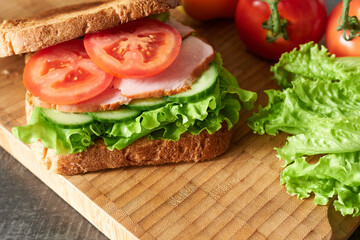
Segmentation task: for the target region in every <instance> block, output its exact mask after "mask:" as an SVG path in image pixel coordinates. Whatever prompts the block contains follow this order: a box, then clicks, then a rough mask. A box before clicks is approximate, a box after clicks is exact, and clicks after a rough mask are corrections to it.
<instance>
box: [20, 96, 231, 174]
mask: <svg viewBox="0 0 360 240" xmlns="http://www.w3.org/2000/svg"><path fill="white" fill-rule="evenodd" d="M25 103H26V104H25V105H26V117H27V120H28V122H29V119H30V116H31V112H32V110H33V107H34V105H33V102H32V101H31V99H30V98H26V101H25ZM233 132H234V131H233V130H230V131H229V130H228V127H227V124H226V123H223V125H222V128H221V129H220V130H218V131H217V132H215V133H213V134H209V133H208V132H207V131H206V130H204V131H202V132H201V133H200V134H199V135H192V134H190V133H187V132H186V133H184V134H182V135H181V137H180V139H179V140H178V141H169V140H162V139H158V140H151V139H147V138H141V139H139V140H137V141H135V142H134V143H132V144H130V145H129V146H128V147H126V148H124V149H122V150H117V149H115V150H113V151H111V150H109V149H108V148H107V147H106V146H105V144H104V142H103V140H102V139H101V138H99V139H96V140H95V144H94V145H93V146H91V147H90V148H89V149H88V150H87V151H84V152H81V153H76V154H66V155H57V154H55V151H54V150H52V149H47V148H45V147H44V146H43V145H42V143H41V141H38V142H35V143H32V144H30V147H31V149H32V151H33V153H34V156H35V158H36V159H37V160H38V161H40V162H41V163H42V164H44V165H45V167H46V168H47V169H48V170H51V171H53V172H55V173H57V174H61V175H74V174H79V173H85V172H90V171H98V170H103V169H109V168H119V167H125V166H142V165H159V164H165V163H178V162H191V161H193V162H199V161H204V160H209V159H212V158H215V157H216V156H218V155H220V154H222V153H224V152H225V151H226V150H227V149H228V148H229V146H230V142H231V137H232V135H233Z"/></svg>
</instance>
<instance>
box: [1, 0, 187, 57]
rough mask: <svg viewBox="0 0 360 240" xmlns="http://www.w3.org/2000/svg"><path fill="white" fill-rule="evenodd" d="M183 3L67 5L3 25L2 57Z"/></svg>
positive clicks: (143, 0) (124, 0) (140, 0)
mask: <svg viewBox="0 0 360 240" xmlns="http://www.w3.org/2000/svg"><path fill="white" fill-rule="evenodd" d="M179 4H180V0H114V1H107V2H94V3H85V4H78V5H73V6H67V7H63V8H59V9H54V10H50V11H47V12H44V13H42V14H39V15H37V16H36V17H30V18H25V19H16V20H5V21H3V22H2V23H1V24H0V57H6V56H10V55H14V54H20V53H25V52H34V51H38V50H40V49H43V48H46V47H49V46H52V45H55V44H58V43H61V42H65V41H68V40H71V39H74V38H78V37H81V36H84V35H85V34H87V33H92V32H97V31H100V30H102V29H107V28H111V27H114V26H117V25H119V24H122V23H126V22H129V21H132V20H136V19H139V18H142V17H146V16H149V15H151V14H156V13H161V12H165V11H168V10H169V9H171V8H174V7H176V6H178V5H179Z"/></svg>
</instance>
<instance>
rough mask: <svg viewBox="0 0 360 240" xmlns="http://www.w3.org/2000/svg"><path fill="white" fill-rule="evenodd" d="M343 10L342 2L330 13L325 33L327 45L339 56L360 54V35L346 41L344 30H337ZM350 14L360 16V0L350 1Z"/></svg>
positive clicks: (331, 51)
mask: <svg viewBox="0 0 360 240" xmlns="http://www.w3.org/2000/svg"><path fill="white" fill-rule="evenodd" d="M341 11H342V2H341V3H339V4H338V5H336V6H335V8H334V9H333V10H332V11H331V13H330V15H329V19H328V22H327V26H326V33H325V36H326V45H327V47H328V49H329V51H330V53H333V54H335V55H336V56H337V57H342V56H360V37H355V38H354V39H352V40H351V41H346V40H345V39H344V38H343V30H340V31H337V30H336V27H337V26H338V21H339V18H340V16H341ZM349 16H356V17H357V18H359V17H360V0H352V1H351V2H350V8H349Z"/></svg>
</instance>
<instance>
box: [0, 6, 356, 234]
mask: <svg viewBox="0 0 360 240" xmlns="http://www.w3.org/2000/svg"><path fill="white" fill-rule="evenodd" d="M337 2H339V0H328V9H331V8H332V7H333V6H334V5H335V4H336V3H337ZM0 239H69V240H70V239H99V240H101V239H107V238H106V237H105V236H104V235H103V234H102V233H101V232H100V231H98V230H97V229H96V228H95V227H94V226H93V225H91V224H90V223H89V222H88V221H87V220H86V219H85V218H83V217H82V216H81V215H80V214H79V213H78V212H76V211H75V210H74V209H73V208H72V207H71V206H70V205H68V204H67V203H66V202H64V201H63V200H62V199H61V198H60V197H59V196H57V195H56V194H55V193H54V192H53V191H52V190H50V189H49V188H48V187H47V186H45V184H43V183H42V182H41V181H40V180H39V179H37V178H36V177H35V176H34V175H33V174H32V173H31V172H29V171H28V170H27V169H26V168H24V167H23V166H22V165H21V164H20V163H19V162H17V161H16V160H15V159H14V158H13V157H11V156H10V155H9V154H8V153H7V152H6V151H5V150H4V149H2V148H1V147H0ZM350 239H352V240H355V239H360V228H359V229H357V231H356V232H355V233H354V234H353V236H352V237H351V238H350Z"/></svg>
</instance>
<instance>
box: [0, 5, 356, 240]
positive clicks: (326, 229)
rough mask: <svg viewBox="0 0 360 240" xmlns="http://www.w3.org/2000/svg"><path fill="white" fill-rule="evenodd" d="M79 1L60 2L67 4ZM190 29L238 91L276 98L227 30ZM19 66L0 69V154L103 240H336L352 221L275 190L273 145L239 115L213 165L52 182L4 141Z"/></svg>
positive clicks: (13, 14) (16, 115) (32, 9)
mask: <svg viewBox="0 0 360 240" xmlns="http://www.w3.org/2000/svg"><path fill="white" fill-rule="evenodd" d="M70 2H71V3H78V2H81V1H67V3H68V4H69V3H70ZM0 3H1V6H2V8H1V9H0V13H1V15H0V17H1V18H18V17H24V16H29V15H32V14H34V13H38V12H40V11H44V10H47V9H50V8H53V7H56V6H60V5H64V1H36V0H26V1H25V0H22V1H20V0H16V1H11V2H9V1H5V0H0ZM174 14H175V15H176V16H177V17H178V18H179V19H180V20H181V21H183V22H185V23H186V24H189V25H191V26H193V27H194V28H195V29H197V30H198V31H199V33H200V34H201V35H202V36H204V37H205V38H206V39H208V40H209V41H210V42H211V43H212V44H213V45H214V46H215V48H216V49H217V50H218V51H219V52H220V53H221V54H222V56H223V59H224V65H225V66H226V67H227V68H228V69H229V70H230V71H231V72H232V73H234V74H235V76H236V77H237V78H238V80H239V84H240V87H242V88H244V89H248V90H252V91H256V92H258V94H259V101H258V102H257V104H260V103H261V104H265V103H266V102H267V99H266V97H265V95H264V94H263V90H265V89H269V88H276V85H275V84H274V82H272V81H271V80H270V76H271V75H270V73H269V67H270V65H271V63H269V62H267V61H264V60H261V59H259V58H256V57H254V56H253V55H251V54H249V53H248V52H247V51H246V49H245V47H244V46H243V45H242V43H241V42H240V40H239V38H238V37H237V34H236V30H235V26H234V24H233V22H232V21H231V20H222V21H210V22H207V23H198V22H195V21H192V20H190V19H189V18H187V17H186V16H185V15H183V14H182V13H180V12H174ZM22 69H23V58H22V57H19V56H15V57H9V58H5V59H0V79H1V81H0V144H1V146H2V147H3V148H5V149H6V150H7V151H8V152H9V153H10V154H12V155H13V156H14V157H15V158H16V159H17V160H18V161H19V162H21V163H22V164H23V165H24V166H26V167H27V168H28V169H29V170H30V171H31V172H33V173H34V174H35V175H36V176H37V177H39V178H40V179H41V180H42V181H43V182H44V183H45V184H47V185H48V186H49V187H50V188H51V189H52V190H53V191H55V192H56V193H57V194H58V195H59V196H60V197H62V198H63V199H64V200H65V201H66V202H68V203H69V204H70V205H71V206H72V207H74V208H75V209H76V210H77V211H79V213H81V214H82V215H83V216H84V217H85V218H87V219H88V220H89V221H90V222H91V223H92V224H94V225H95V226H96V227H97V228H98V229H99V230H100V231H102V232H103V233H104V234H106V235H107V236H108V237H109V238H112V239H137V238H140V239H265V238H269V239H305V238H306V239H324V238H325V239H330V238H333V239H346V238H348V237H349V236H350V234H351V233H352V232H353V231H354V230H355V229H356V227H357V226H358V225H359V222H360V218H352V217H349V216H347V217H342V216H341V215H340V214H339V213H338V212H335V211H334V209H333V207H329V206H315V205H314V204H313V198H310V199H307V200H298V199H297V198H296V197H291V196H290V195H288V194H287V193H286V190H285V188H284V186H281V185H280V183H279V173H280V171H281V170H282V167H281V165H282V164H283V162H281V161H279V160H278V159H277V158H276V157H275V152H274V150H273V148H274V147H277V146H282V145H283V144H284V143H285V138H286V135H285V134H281V135H279V136H277V137H271V136H259V135H254V134H253V133H252V132H251V130H250V129H249V128H248V127H247V125H246V120H247V118H248V117H249V116H250V115H251V113H250V112H244V111H243V112H241V117H240V124H239V126H238V128H237V130H236V132H235V135H234V138H233V140H232V144H231V148H230V150H229V151H228V152H227V153H225V154H224V155H222V156H220V157H218V158H217V159H215V160H213V161H208V162H203V163H197V164H193V163H186V164H177V165H165V166H158V167H134V168H125V169H119V170H110V171H101V172H96V173H87V174H82V175H78V176H73V177H62V176H58V175H55V174H53V173H50V172H48V171H45V170H44V169H43V168H42V167H41V166H40V165H39V164H38V163H37V162H36V161H35V160H34V158H33V157H32V154H31V151H30V149H29V147H28V146H27V145H25V144H23V143H21V142H20V141H18V140H17V139H16V138H15V137H14V136H12V134H11V128H12V127H14V126H17V125H23V124H25V112H24V94H25V88H24V87H23V85H22V81H21V79H22Z"/></svg>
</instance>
